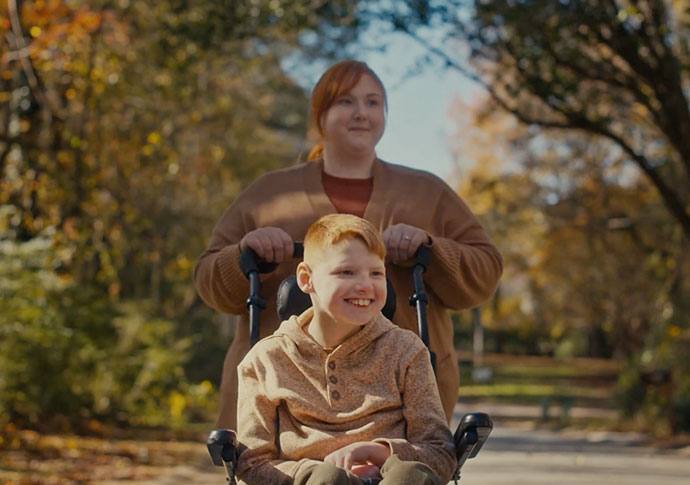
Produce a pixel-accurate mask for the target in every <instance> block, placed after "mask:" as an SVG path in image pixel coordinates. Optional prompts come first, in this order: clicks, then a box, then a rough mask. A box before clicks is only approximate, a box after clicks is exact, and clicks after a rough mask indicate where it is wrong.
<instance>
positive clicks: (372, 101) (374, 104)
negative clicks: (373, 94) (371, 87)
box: [368, 99, 379, 106]
mask: <svg viewBox="0 0 690 485" xmlns="http://www.w3.org/2000/svg"><path fill="white" fill-rule="evenodd" d="M368 103H369V106H378V105H379V102H378V101H377V100H375V99H370V100H369V101H368Z"/></svg>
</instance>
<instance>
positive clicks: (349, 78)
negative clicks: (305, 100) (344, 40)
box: [307, 60, 386, 160]
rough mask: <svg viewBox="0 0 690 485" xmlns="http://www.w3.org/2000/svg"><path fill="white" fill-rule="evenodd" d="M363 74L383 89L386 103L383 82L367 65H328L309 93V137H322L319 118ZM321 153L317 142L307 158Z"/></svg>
mask: <svg viewBox="0 0 690 485" xmlns="http://www.w3.org/2000/svg"><path fill="white" fill-rule="evenodd" d="M363 74H367V75H368V76H371V78H372V79H374V80H375V81H376V82H377V83H378V84H379V86H381V91H383V99H384V106H385V105H386V89H385V88H384V87H383V83H382V82H381V80H380V79H379V77H378V76H377V75H376V73H375V72H374V71H372V70H371V68H370V67H369V66H367V65H366V63H364V62H360V61H353V60H347V61H341V62H339V63H337V64H334V65H332V66H331V67H329V68H328V69H327V70H326V72H324V73H323V75H322V76H321V79H319V82H317V83H316V86H314V90H313V91H312V93H311V110H310V112H309V132H308V135H309V138H311V139H313V140H320V139H321V137H323V127H322V126H321V119H322V118H323V115H324V114H325V113H326V111H328V109H329V108H330V107H331V106H333V103H335V101H336V99H338V98H339V97H340V96H342V95H343V94H346V93H349V92H350V91H351V90H352V88H354V87H355V85H356V84H357V83H358V82H359V79H360V78H361V77H362V75H363ZM322 155H323V145H322V144H321V143H319V142H317V144H316V145H314V147H313V148H312V149H311V151H310V152H309V156H307V160H316V159H317V158H321V156H322Z"/></svg>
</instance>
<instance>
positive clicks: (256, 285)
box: [240, 242, 304, 347]
mask: <svg viewBox="0 0 690 485" xmlns="http://www.w3.org/2000/svg"><path fill="white" fill-rule="evenodd" d="M303 255H304V244H302V243H301V242H296V243H294V244H293V247H292V256H293V258H301V257H302V256H303ZM277 267H278V263H268V262H266V261H264V260H262V259H261V258H259V255H258V254H256V251H254V250H253V249H252V248H245V249H244V250H243V251H242V252H241V253H240V269H241V270H242V273H243V274H244V276H245V278H247V279H248V280H249V298H247V303H246V305H247V309H248V310H249V346H250V347H253V346H254V344H255V343H257V342H258V341H259V312H260V311H261V310H263V309H265V308H266V300H264V299H263V298H262V297H261V281H260V280H259V274H265V273H270V272H272V271H274V270H275V269H276V268H277Z"/></svg>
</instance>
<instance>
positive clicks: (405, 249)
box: [382, 224, 429, 264]
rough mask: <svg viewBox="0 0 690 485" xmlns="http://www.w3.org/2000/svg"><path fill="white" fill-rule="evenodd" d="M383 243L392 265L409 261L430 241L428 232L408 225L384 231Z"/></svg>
mask: <svg viewBox="0 0 690 485" xmlns="http://www.w3.org/2000/svg"><path fill="white" fill-rule="evenodd" d="M382 236H383V243H384V244H385V245H386V258H387V259H388V260H390V261H391V262H392V263H396V264H397V263H402V262H404V261H407V260H408V259H410V258H411V257H412V256H414V253H415V252H416V251H417V248H419V246H420V245H422V244H424V243H425V242H428V241H429V236H427V234H426V232H424V231H422V230H421V229H419V228H418V227H414V226H408V225H407V224H395V225H393V226H390V227H389V228H388V229H386V230H385V231H383V234H382Z"/></svg>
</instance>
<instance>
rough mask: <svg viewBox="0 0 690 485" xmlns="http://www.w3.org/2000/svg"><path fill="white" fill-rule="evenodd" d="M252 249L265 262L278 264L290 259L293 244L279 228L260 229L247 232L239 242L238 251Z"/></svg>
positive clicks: (288, 236)
mask: <svg viewBox="0 0 690 485" xmlns="http://www.w3.org/2000/svg"><path fill="white" fill-rule="evenodd" d="M248 247H249V248H252V249H253V250H254V252H256V254H257V255H258V256H259V257H260V258H261V259H263V260H264V261H266V262H269V263H280V262H283V261H286V260H288V259H290V258H292V250H293V248H294V243H293V242H292V238H291V237H290V235H289V234H288V233H287V232H285V231H283V230H282V229H281V228H279V227H260V228H258V229H254V230H253V231H249V232H248V233H247V234H245V235H244V237H243V238H242V240H241V241H240V251H244V250H245V249H246V248H248Z"/></svg>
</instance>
